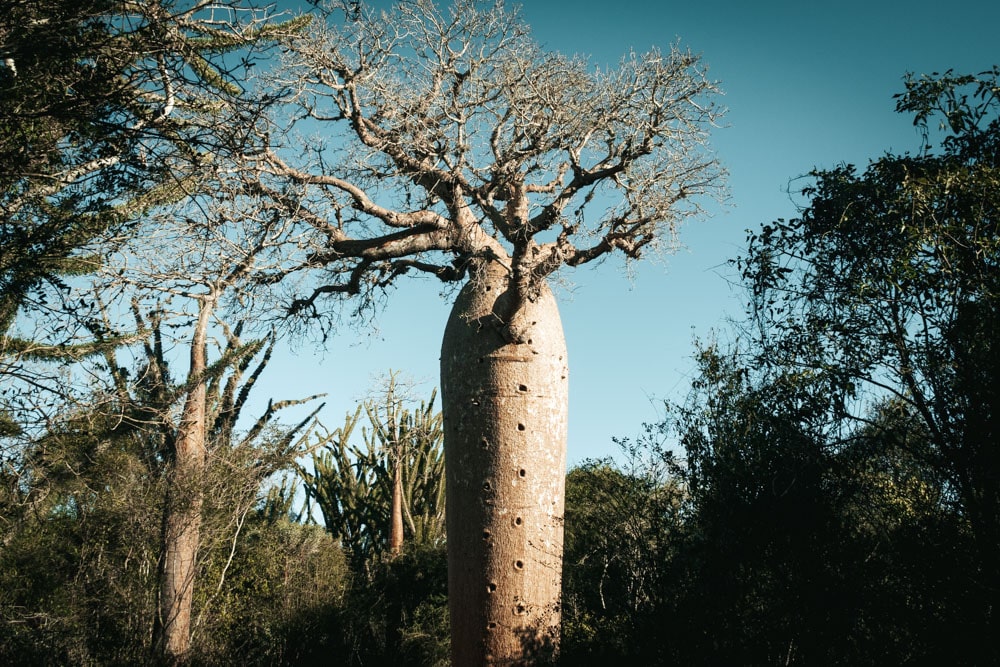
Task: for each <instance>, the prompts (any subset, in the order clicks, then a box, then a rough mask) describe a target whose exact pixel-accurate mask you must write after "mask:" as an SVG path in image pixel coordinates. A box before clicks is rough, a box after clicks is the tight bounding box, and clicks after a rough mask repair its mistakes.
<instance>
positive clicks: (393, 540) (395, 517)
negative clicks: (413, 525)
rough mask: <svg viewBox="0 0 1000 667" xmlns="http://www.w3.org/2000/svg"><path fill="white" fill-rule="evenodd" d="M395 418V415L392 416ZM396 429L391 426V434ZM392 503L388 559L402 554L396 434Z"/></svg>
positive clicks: (399, 453)
mask: <svg viewBox="0 0 1000 667" xmlns="http://www.w3.org/2000/svg"><path fill="white" fill-rule="evenodd" d="M393 417H394V418H395V415H393ZM395 431H396V427H395V425H393V432H394V433H395ZM390 456H391V457H392V502H391V503H390V505H389V557H390V558H395V557H396V556H399V555H400V554H401V553H403V452H402V444H401V443H400V442H399V437H398V434H397V436H396V438H395V444H394V445H393V448H392V453H391V454H390Z"/></svg>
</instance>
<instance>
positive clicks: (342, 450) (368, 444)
mask: <svg viewBox="0 0 1000 667" xmlns="http://www.w3.org/2000/svg"><path fill="white" fill-rule="evenodd" d="M435 397H436V392H433V393H432V394H431V397H430V399H429V400H427V401H421V402H420V404H419V406H417V407H416V408H415V409H413V410H412V411H411V410H409V409H405V408H404V407H403V400H402V399H401V398H399V396H398V395H397V393H396V390H395V384H394V380H391V381H390V384H389V386H388V389H387V391H386V395H385V396H384V397H382V398H379V399H374V398H373V399H368V400H366V401H365V402H364V403H363V404H362V405H359V406H358V408H357V410H355V411H354V413H353V414H351V413H349V414H348V415H347V416H346V418H345V420H344V425H343V426H342V427H340V428H338V429H336V430H334V431H333V432H332V433H331V432H329V431H327V432H326V433H323V434H317V436H316V438H317V443H318V444H319V445H320V446H319V447H318V449H317V451H316V452H315V453H314V454H313V456H312V470H311V471H310V470H307V469H306V468H304V467H303V468H301V469H300V474H301V475H302V478H303V480H304V482H305V488H306V493H307V494H308V495H309V498H310V499H311V500H312V501H313V502H315V504H316V505H317V506H318V507H319V509H320V511H321V512H322V514H323V519H324V523H325V525H326V528H327V530H329V531H330V532H331V534H333V536H334V537H335V538H336V539H337V540H339V541H340V543H341V545H343V547H344V549H345V550H346V551H347V552H348V553H350V554H351V562H352V566H353V567H354V568H356V569H365V568H368V567H369V566H370V565H371V564H372V563H374V562H375V561H376V560H378V558H379V557H380V556H381V555H382V554H384V553H385V552H386V550H387V548H388V544H389V531H390V509H391V504H392V487H393V471H394V470H395V467H396V464H397V463H398V465H399V466H400V470H401V473H402V485H403V507H402V511H403V519H404V521H403V525H404V535H405V540H406V542H408V543H413V544H416V545H424V546H433V545H439V544H442V543H443V540H444V449H443V446H442V441H443V434H442V430H441V413H440V412H434V407H433V406H434V399H435ZM362 410H364V411H365V412H366V415H367V417H368V424H369V427H370V430H369V429H366V428H363V429H362V443H363V447H362V446H359V445H356V444H352V443H351V438H352V435H353V434H354V430H355V428H356V427H357V425H358V422H359V420H360V418H361V412H362Z"/></svg>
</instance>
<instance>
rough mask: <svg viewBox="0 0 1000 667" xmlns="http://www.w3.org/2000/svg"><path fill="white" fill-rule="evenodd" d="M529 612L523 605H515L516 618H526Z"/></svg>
mask: <svg viewBox="0 0 1000 667" xmlns="http://www.w3.org/2000/svg"><path fill="white" fill-rule="evenodd" d="M527 611H528V610H527V608H526V607H525V606H524V605H523V604H517V605H514V615H515V616H524V614H525V613H526V612H527Z"/></svg>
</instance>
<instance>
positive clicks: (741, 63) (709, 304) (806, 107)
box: [257, 0, 1000, 465]
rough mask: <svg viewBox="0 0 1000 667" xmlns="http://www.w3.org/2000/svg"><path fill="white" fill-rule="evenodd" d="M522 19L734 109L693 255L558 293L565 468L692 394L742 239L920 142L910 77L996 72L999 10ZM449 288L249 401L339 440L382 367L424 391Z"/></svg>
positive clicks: (600, 272) (591, 8)
mask: <svg viewBox="0 0 1000 667" xmlns="http://www.w3.org/2000/svg"><path fill="white" fill-rule="evenodd" d="M302 4H303V6H304V5H305V3H304V2H303V3H302ZM522 14H523V16H524V18H525V20H526V21H527V23H528V24H529V25H531V27H532V29H533V32H534V35H535V38H536V39H537V40H538V41H539V42H540V43H541V44H542V45H543V46H544V47H546V48H548V49H551V50H557V51H561V52H564V53H570V54H579V55H586V56H589V57H590V58H591V60H592V62H594V63H595V64H601V65H606V64H613V63H614V62H616V61H617V60H618V59H619V58H620V57H621V55H622V54H624V53H626V52H627V51H628V50H630V49H632V50H635V51H645V50H647V49H649V48H650V47H651V46H659V47H661V48H664V49H666V48H668V47H669V45H670V44H671V43H674V42H679V43H680V45H681V46H682V47H686V48H690V49H691V50H692V51H694V52H696V53H700V54H701V56H702V59H703V62H704V63H706V64H707V65H708V66H709V68H710V75H711V77H712V78H714V79H716V80H717V81H719V82H720V84H721V87H722V89H723V90H724V92H725V97H724V98H723V100H722V102H723V104H724V105H725V106H726V107H728V109H729V112H728V114H727V116H726V117H725V119H724V123H725V127H723V128H721V129H719V130H717V131H716V132H715V133H714V136H713V139H712V145H713V147H714V148H715V150H716V152H717V154H718V156H719V158H720V160H721V162H722V163H723V165H724V166H725V167H726V169H727V170H728V171H729V179H728V183H729V190H730V197H729V204H728V206H727V207H726V208H725V209H723V210H720V211H719V212H718V213H716V214H715V215H713V216H712V217H711V218H710V219H707V220H704V221H697V222H691V223H688V225H687V226H686V227H685V228H683V229H682V231H681V240H682V242H683V243H684V244H685V248H684V249H682V250H681V251H680V252H679V253H678V254H676V255H672V256H670V257H667V258H665V260H664V261H653V262H644V263H643V264H641V265H636V267H635V269H636V270H635V271H634V272H633V274H632V275H631V276H629V277H626V276H625V275H624V273H623V271H622V268H621V263H619V262H616V261H608V262H605V263H604V264H602V265H599V266H597V267H594V268H584V269H582V270H580V269H578V270H576V271H571V272H568V273H565V274H564V275H565V277H566V278H568V279H569V281H570V282H571V284H569V285H565V286H561V287H557V289H556V293H557V296H558V298H559V300H560V308H561V311H562V319H563V327H564V329H565V332H566V338H567V344H568V346H569V363H570V430H569V438H570V441H569V454H568V456H569V462H570V464H571V465H572V464H575V463H579V462H580V461H582V460H583V459H586V458H592V457H601V456H609V455H614V454H616V451H617V450H616V448H615V446H614V445H613V443H612V440H611V439H612V437H613V436H633V435H635V434H637V433H638V432H639V430H640V428H641V426H642V424H643V422H653V421H657V420H658V419H659V418H660V416H661V415H662V405H663V400H664V399H671V400H675V401H679V400H683V399H684V397H685V396H686V394H687V392H688V384H689V381H690V378H691V373H692V370H693V361H692V353H693V351H694V347H693V345H692V340H693V338H694V337H695V336H697V337H700V338H703V339H704V338H708V337H710V336H711V335H712V332H713V330H718V331H720V332H721V331H725V330H726V328H727V324H726V319H727V317H728V318H735V319H739V318H740V317H741V315H742V299H741V295H740V292H739V288H738V287H736V286H734V285H733V284H732V283H733V282H734V281H735V275H734V272H733V270H732V269H731V268H729V267H728V266H727V265H726V261H727V259H729V258H732V257H734V256H735V255H737V254H739V252H740V250H741V248H742V247H743V243H744V237H745V230H746V229H748V228H752V227H756V226H758V225H760V224H761V223H764V222H769V221H771V220H773V219H775V218H779V217H785V218H787V217H792V216H794V215H795V210H796V208H795V207H796V203H797V200H796V198H795V197H793V196H791V195H789V190H790V189H792V190H794V189H795V187H796V185H795V182H794V179H796V177H799V176H801V175H803V174H806V173H807V172H808V171H810V169H812V168H813V167H821V168H827V167H833V166H836V165H838V164H841V163H845V162H847V163H854V164H858V165H862V166H863V165H865V164H866V163H867V162H868V160H870V159H872V158H876V157H878V156H879V155H881V154H883V153H885V152H886V151H892V152H905V151H915V150H916V149H917V148H918V147H919V135H918V134H917V132H916V130H915V129H914V128H913V126H912V124H911V119H910V118H909V117H906V116H902V115H899V114H896V113H895V112H894V111H893V108H894V101H893V99H892V95H893V94H894V93H898V92H901V91H902V87H903V86H902V79H903V75H904V74H905V73H906V72H908V71H909V72H915V73H918V74H919V73H930V72H933V71H943V70H946V69H948V68H954V69H955V70H956V71H957V72H961V73H969V72H978V71H981V70H984V69H987V68H989V67H991V66H992V65H994V64H1000V34H998V32H997V30H998V26H1000V1H997V0H951V1H949V2H929V1H926V0H910V1H906V2H904V1H902V0H899V1H896V0H867V1H861V0H839V1H838V2H835V3H825V4H824V3H817V2H812V1H810V0H802V1H801V2H788V1H777V0H754V1H751V0H716V1H715V2H711V3H697V2H691V1H690V0H687V1H685V2H679V1H677V0H660V1H658V2H657V1H652V0H648V1H635V0H618V1H617V2H607V1H604V2H597V1H596V0H576V1H573V2H570V1H563V0H529V1H526V2H524V3H523V5H522ZM798 203H801V201H798ZM440 292H441V286H440V284H439V283H436V282H434V281H432V280H428V279H420V278H415V279H413V280H409V281H404V282H403V283H401V284H400V286H399V288H398V289H397V290H396V291H395V292H394V293H393V294H392V295H391V298H390V299H388V301H387V303H386V307H385V309H384V310H383V311H382V312H380V313H379V314H378V316H377V317H376V318H375V324H376V325H377V329H375V328H372V327H365V328H362V329H350V328H346V327H345V328H344V329H343V330H342V331H341V332H340V333H339V335H338V336H336V337H335V338H334V339H333V340H331V341H330V342H329V343H328V344H327V346H326V348H325V350H324V349H319V348H317V347H316V346H314V345H313V344H311V343H305V342H300V343H299V344H298V346H297V350H296V351H295V352H294V354H291V355H287V356H286V355H282V356H281V357H280V358H279V359H276V360H275V361H274V362H272V364H271V366H270V367H269V369H268V371H267V373H266V375H265V377H264V378H262V381H261V386H260V388H259V389H258V392H259V395H258V397H257V398H258V399H259V400H264V401H266V399H267V398H269V397H273V398H275V399H284V398H296V397H301V396H304V395H307V394H312V393H318V392H327V393H328V394H329V396H328V397H327V399H326V400H327V407H326V408H325V409H324V411H323V416H322V419H323V421H324V422H325V423H326V424H327V425H328V426H329V427H331V428H332V427H335V426H338V425H339V424H340V423H341V422H342V419H343V414H344V413H345V412H346V411H347V410H350V409H352V406H353V404H354V402H355V401H356V400H357V399H358V398H359V397H361V396H363V395H364V394H365V392H366V391H367V390H368V389H369V388H370V387H371V385H372V381H373V378H375V377H376V376H378V375H380V374H384V373H385V372H386V371H387V370H388V369H390V368H392V369H395V370H399V371H402V372H403V373H404V374H406V375H408V376H409V377H411V378H412V379H414V380H417V381H419V382H422V383H423V384H422V393H423V394H427V393H429V392H430V390H431V388H433V387H435V386H437V367H438V359H439V351H440V341H441V335H442V332H443V331H444V324H445V320H446V318H447V314H448V310H449V304H448V302H447V300H446V299H445V298H443V297H442V296H440Z"/></svg>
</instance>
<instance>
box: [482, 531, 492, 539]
mask: <svg viewBox="0 0 1000 667" xmlns="http://www.w3.org/2000/svg"><path fill="white" fill-rule="evenodd" d="M490 535H492V533H490V531H488V530H484V531H483V539H484V540H488V539H490Z"/></svg>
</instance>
